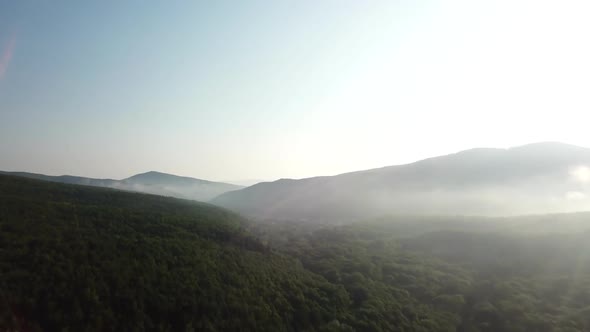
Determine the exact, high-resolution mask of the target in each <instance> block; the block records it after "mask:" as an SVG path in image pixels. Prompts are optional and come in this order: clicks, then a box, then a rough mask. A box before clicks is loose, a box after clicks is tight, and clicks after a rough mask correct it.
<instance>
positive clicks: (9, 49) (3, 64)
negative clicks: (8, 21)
mask: <svg viewBox="0 0 590 332" xmlns="http://www.w3.org/2000/svg"><path fill="white" fill-rule="evenodd" d="M15 45H16V34H13V35H12V36H11V37H10V39H9V40H8V43H7V44H6V46H5V47H4V51H3V52H2V56H1V57H0V80H1V79H2V78H4V74H5V73H6V71H7V70H8V65H9V64H10V60H11V59H12V55H13V54H14V47H15Z"/></svg>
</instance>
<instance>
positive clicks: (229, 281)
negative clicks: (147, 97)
mask: <svg viewBox="0 0 590 332" xmlns="http://www.w3.org/2000/svg"><path fill="white" fill-rule="evenodd" d="M547 218H548V217H543V225H546V226H547V225H549V224H548V223H547V222H546V221H547V220H548V219H547ZM552 218H554V217H550V219H551V220H553V219H552ZM568 218H569V219H568V220H571V221H573V223H572V222H570V224H572V225H575V227H576V228H580V227H582V228H581V229H587V228H584V227H586V226H585V223H584V222H583V220H582V219H583V218H585V215H577V216H573V217H568ZM401 219H402V220H401V221H400V220H388V219H383V220H378V221H372V222H363V223H357V224H352V225H347V226H338V227H334V226H330V227H326V228H323V227H320V226H318V225H305V224H296V223H289V224H285V223H277V224H273V223H252V222H249V221H246V220H243V219H241V218H240V217H238V216H236V215H234V214H233V213H230V212H228V211H226V210H223V209H219V208H216V207H213V206H211V205H207V204H203V203H196V202H191V201H184V200H178V199H171V198H164V197H159V196H152V195H143V194H133V193H125V192H120V191H115V190H108V189H100V188H89V187H82V186H73V185H64V184H55V183H48V182H41V181H36V180H27V179H22V178H17V177H9V176H0V331H2V330H30V331H97V330H107V331H108V330H113V331H114V330H116V331H143V330H148V331H324V332H333V331H423V332H426V331H460V332H488V331H494V332H517V331H527V332H528V331H538V332H545V331H547V332H553V331H555V332H566V331H567V332H579V331H590V320H589V318H588V317H590V241H587V239H588V238H590V233H588V232H585V233H584V232H577V233H576V232H570V233H564V234H556V233H551V234H547V233H541V232H538V230H537V231H534V232H529V231H526V229H527V226H526V225H532V226H533V227H536V226H535V225H538V223H536V222H535V220H531V219H530V218H528V219H526V220H524V223H521V224H519V225H518V227H512V226H511V224H510V220H505V221H503V222H502V223H498V224H494V222H493V221H492V220H488V219H478V218H473V219H468V218H456V219H455V218H450V217H447V218H427V217H420V218H417V217H407V218H405V217H404V218H401ZM566 219H567V218H566ZM544 228H545V229H547V227H544ZM551 228H554V227H553V226H552V227H551ZM515 229H517V231H514V230H515Z"/></svg>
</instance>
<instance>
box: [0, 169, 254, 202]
mask: <svg viewBox="0 0 590 332" xmlns="http://www.w3.org/2000/svg"><path fill="white" fill-rule="evenodd" d="M0 174H7V175H16V176H21V177H26V178H32V179H38V180H44V181H50V182H58V183H69V184H79V185H86V186H93V187H106V188H113V189H119V190H125V191H133V192H141V193H148V194H156V195H161V196H170V197H176V198H183V199H193V200H197V201H208V200H210V199H211V198H214V197H216V196H218V195H220V194H222V193H224V192H226V191H231V190H237V189H241V188H243V186H239V185H234V184H230V183H225V182H215V181H209V180H203V179H197V178H192V177H186V176H178V175H174V174H168V173H162V172H157V171H148V172H145V173H139V174H135V175H132V176H130V177H128V178H125V179H121V180H115V179H95V178H87V177H82V176H73V175H59V176H52V175H45V174H38V173H29V172H7V171H0Z"/></svg>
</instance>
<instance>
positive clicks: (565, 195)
mask: <svg viewBox="0 0 590 332" xmlns="http://www.w3.org/2000/svg"><path fill="white" fill-rule="evenodd" d="M588 194H590V149H586V148H581V147H576V146H571V145H566V144H561V143H538V144H531V145H526V146H521V147H515V148H510V149H473V150H467V151H463V152H459V153H456V154H452V155H447V156H441V157H436V158H431V159H426V160H422V161H418V162H415V163H412V164H407V165H400V166H390V167H384V168H379V169H372V170H367V171H360V172H353V173H346V174H341V175H337V176H324V177H314V178H307V179H301V180H290V179H282V180H278V181H275V182H270V183H260V184H256V185H254V186H251V187H248V188H244V189H242V190H238V191H232V192H228V193H224V194H222V195H220V196H219V197H217V198H215V199H213V200H212V201H211V202H212V203H214V204H216V205H220V206H223V207H226V208H229V209H232V210H234V211H237V212H240V213H243V214H245V215H249V216H253V217H256V218H260V219H274V220H309V221H330V222H334V221H354V220H358V219H364V218H372V217H376V216H380V215H385V214H416V213H418V214H446V215H457V214H464V215H465V214H467V215H489V216H499V215H516V214H531V213H551V212H573V211H579V210H590V195H588Z"/></svg>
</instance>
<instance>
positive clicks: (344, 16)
mask: <svg viewBox="0 0 590 332" xmlns="http://www.w3.org/2000/svg"><path fill="white" fill-rule="evenodd" d="M589 17H590V2H588V1H517V0H509V1H475V0H465V1H410V0H408V1H391V0H387V1H370V0H368V1H356V0H355V1H342V0H334V1H320V0H309V1H278V0H267V1H218V0H216V1H202V2H199V1H151V2H150V1H104V0H102V1H93V2H90V1H42V0H37V1H32V0H14V1H2V2H0V169H2V170H24V171H32V172H40V173H46V174H76V175H84V176H92V177H111V178H121V177H126V176H129V175H131V174H133V173H138V172H143V171H147V170H159V171H163V172H170V173H175V174H180V175H188V176H194V177H199V178H206V179H212V180H237V179H252V178H254V179H275V178H280V177H293V178H298V177H306V176H313V175H330V174H337V173H342V172H346V171H353V170H360V169H367V168H373V167H380V166H385V165H392V164H399V163H405V162H410V161H414V160H417V159H421V158H425V157H430V156H434V155H439V154H446V153H451V152H456V151H458V150H462V149H467V148H472V147H483V146H485V147H509V146H513V145H521V144H525V143H531V142H536V141H562V142H566V143H572V144H577V145H582V146H587V147H590V116H589V114H590V60H589V59H590V37H589V36H590V20H589V19H588V18H589Z"/></svg>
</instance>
